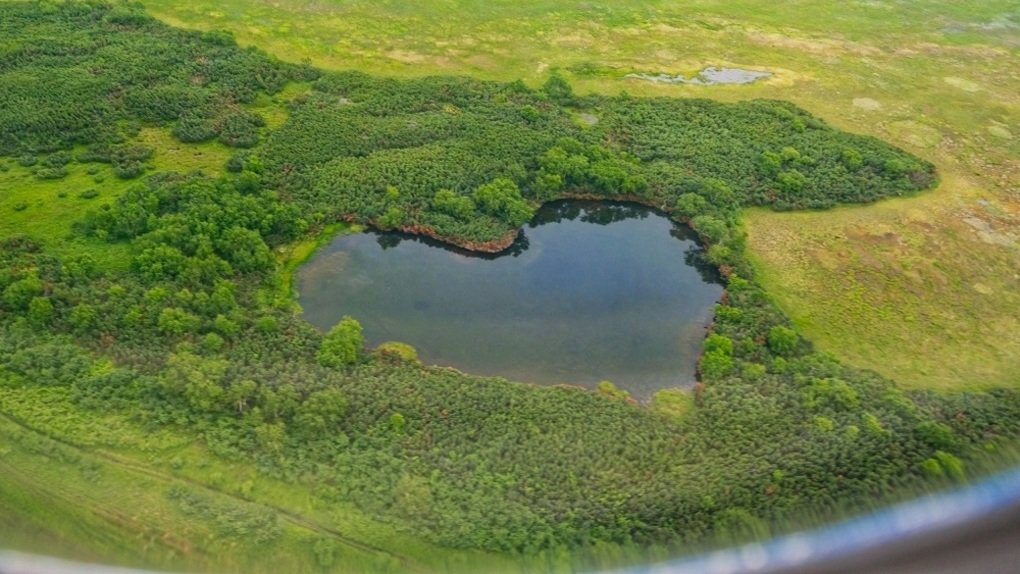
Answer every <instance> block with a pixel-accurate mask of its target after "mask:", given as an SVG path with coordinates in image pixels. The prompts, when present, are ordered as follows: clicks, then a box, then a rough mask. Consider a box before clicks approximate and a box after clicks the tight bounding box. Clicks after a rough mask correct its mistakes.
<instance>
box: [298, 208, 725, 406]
mask: <svg viewBox="0 0 1020 574" xmlns="http://www.w3.org/2000/svg"><path fill="white" fill-rule="evenodd" d="M297 285H298V291H299V301H300V304H301V307H302V308H303V310H304V318H305V319H307V320H308V321H310V322H311V323H313V324H314V325H316V326H318V327H319V328H321V329H324V330H327V329H329V328H330V327H331V326H332V325H334V324H335V323H336V322H338V321H339V320H340V318H341V317H342V316H344V315H351V316H352V317H354V318H355V319H357V320H358V321H359V322H361V324H362V326H363V327H364V330H365V338H366V342H367V343H368V344H369V345H371V346H374V345H377V344H379V343H382V342H384V341H392V340H396V341H403V342H405V343H409V344H411V345H413V346H414V347H415V348H416V349H417V350H418V354H419V356H420V357H421V359H422V360H423V361H424V362H426V363H429V364H438V365H446V366H452V367H455V368H457V369H460V370H462V371H465V372H468V373H471V374H477V375H497V376H502V377H506V378H508V379H513V380H517V381H525V382H534V383H542V384H556V383H568V384H578V385H585V386H594V385H595V384H596V383H597V382H598V381H600V380H604V379H608V380H610V381H613V382H614V383H615V384H616V385H617V386H619V387H620V388H623V389H626V390H628V391H630V392H631V393H632V394H633V395H634V396H635V397H637V398H642V399H643V398H648V397H649V396H651V394H652V393H654V392H655V391H656V390H658V389H660V388H665V387H675V386H690V385H691V384H692V383H693V382H694V376H695V369H696V366H697V359H698V354H699V353H700V350H701V344H702V340H703V339H704V336H705V328H706V326H707V325H708V323H709V322H710V321H711V318H712V307H713V305H714V304H715V302H716V301H717V300H718V299H719V297H720V294H721V293H722V287H721V284H720V282H719V281H718V278H717V277H716V275H715V271H714V269H713V268H712V267H711V266H710V265H708V264H706V263H705V262H704V261H703V251H702V249H701V248H700V247H699V246H698V244H697V243H696V242H695V241H694V239H693V235H692V233H691V232H690V230H689V229H688V228H686V227H684V226H682V225H677V224H675V223H673V222H671V221H670V220H669V219H667V218H666V217H664V216H663V215H661V214H659V213H658V212H656V211H654V210H652V209H649V208H646V207H643V206H639V205H635V204H627V203H609V202H589V201H561V202H554V203H550V204H546V205H545V206H543V207H542V208H541V209H540V210H539V211H538V212H537V214H536V216H535V218H534V219H533V220H532V222H531V223H530V224H529V225H528V226H527V227H526V228H525V229H524V230H523V231H522V233H521V235H520V236H519V237H518V239H517V241H516V242H515V243H514V245H513V246H511V247H510V248H509V249H508V250H507V251H506V252H504V253H501V254H497V255H484V256H481V255H478V254H472V253H467V252H464V251H461V250H457V249H452V248H448V247H444V246H442V245H439V244H437V243H435V242H434V241H431V240H425V239H421V238H416V237H411V236H406V235H402V234H395V233H376V232H371V233H358V234H352V235H345V236H340V237H337V238H336V239H335V240H333V241H332V242H331V243H330V244H328V245H327V246H325V247H323V248H322V249H320V250H319V251H317V252H316V253H315V254H314V255H313V256H312V257H311V258H310V259H309V261H308V262H307V263H306V264H305V265H303V266H302V267H301V269H299V271H298V274H297Z"/></svg>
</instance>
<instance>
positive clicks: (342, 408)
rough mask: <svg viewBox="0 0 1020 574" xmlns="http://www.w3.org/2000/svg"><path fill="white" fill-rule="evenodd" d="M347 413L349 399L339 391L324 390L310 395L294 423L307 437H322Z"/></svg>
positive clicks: (299, 409)
mask: <svg viewBox="0 0 1020 574" xmlns="http://www.w3.org/2000/svg"><path fill="white" fill-rule="evenodd" d="M346 411H347V398H346V397H344V395H343V393H341V392H340V391H339V390H337V389H324V390H321V391H315V392H313V393H311V394H310V395H308V397H307V398H306V399H305V400H304V402H303V403H302V404H301V406H300V407H299V408H298V412H297V415H295V417H294V422H295V423H296V424H297V425H298V428H300V429H301V431H303V432H304V433H305V435H306V436H309V437H314V436H320V435H321V434H322V433H325V432H327V431H328V430H329V429H331V428H336V426H337V423H338V422H339V421H340V419H341V417H343V415H344V413H345V412H346Z"/></svg>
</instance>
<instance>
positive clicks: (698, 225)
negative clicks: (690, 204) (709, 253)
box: [691, 215, 730, 243]
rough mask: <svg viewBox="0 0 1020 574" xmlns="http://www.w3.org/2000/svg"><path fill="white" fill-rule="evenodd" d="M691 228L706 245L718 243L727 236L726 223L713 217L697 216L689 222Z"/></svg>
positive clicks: (727, 228)
mask: <svg viewBox="0 0 1020 574" xmlns="http://www.w3.org/2000/svg"><path fill="white" fill-rule="evenodd" d="M691 227H693V228H694V230H695V231H697V232H698V235H700V236H701V237H702V239H704V240H705V242H706V243H718V242H720V241H722V240H723V239H725V238H726V236H727V235H729V232H730V230H729V227H728V226H727V225H726V222H725V221H723V220H722V219H720V218H718V217H716V216H714V215H699V216H697V217H695V218H694V219H692V220H691Z"/></svg>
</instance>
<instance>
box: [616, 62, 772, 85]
mask: <svg viewBox="0 0 1020 574" xmlns="http://www.w3.org/2000/svg"><path fill="white" fill-rule="evenodd" d="M771 75H772V72H761V71H758V70H743V69H741V68H717V67H714V66H709V67H708V68H705V69H704V70H702V71H700V72H698V73H697V74H695V75H694V76H691V77H690V78H688V77H686V76H684V75H683V74H677V75H675V76H671V75H669V74H666V73H659V74H647V73H634V74H627V75H626V76H625V77H627V78H636V79H639V80H646V81H649V82H658V83H663V84H690V85H695V86H714V85H718V84H750V83H751V82H754V81H756V80H760V79H762V78H768V77H769V76H771Z"/></svg>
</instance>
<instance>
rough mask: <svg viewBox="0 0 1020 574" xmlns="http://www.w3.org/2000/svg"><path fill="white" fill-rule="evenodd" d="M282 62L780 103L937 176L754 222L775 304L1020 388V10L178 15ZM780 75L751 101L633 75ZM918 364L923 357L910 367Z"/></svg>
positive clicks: (278, 4)
mask: <svg viewBox="0 0 1020 574" xmlns="http://www.w3.org/2000/svg"><path fill="white" fill-rule="evenodd" d="M146 5H147V7H148V9H149V10H150V12H152V13H153V14H154V15H156V16H157V17H159V18H162V19H164V20H165V21H167V22H170V23H173V24H176V25H181V26H186V27H194V28H202V29H212V28H222V29H227V30H231V31H232V32H233V33H234V34H235V35H236V37H237V38H238V40H239V41H240V42H241V43H243V44H250V45H257V46H259V47H261V48H263V49H265V50H267V51H269V52H271V53H273V54H275V55H277V56H279V57H281V58H283V59H287V60H294V61H303V60H307V61H310V62H311V63H313V64H315V65H318V66H323V67H326V68H333V69H358V70H363V71H368V72H373V73H380V74H388V75H395V76H417V75H428V74H464V73H466V74H471V75H474V76H477V77H482V78H491V79H501V80H513V79H518V78H521V79H524V80H525V81H526V82H528V83H529V84H532V85H535V84H539V83H541V82H542V81H544V79H545V77H546V76H547V74H548V73H549V71H550V70H552V69H558V70H560V71H561V72H563V73H564V74H565V75H566V76H567V77H568V78H569V79H570V80H571V82H572V83H573V84H574V85H575V88H576V89H578V90H580V91H599V92H608V93H617V92H620V91H627V92H629V93H632V94H637V95H668V96H678V97H709V98H716V99H722V100H736V99H748V98H778V99H783V100H789V101H792V102H795V103H796V104H798V105H800V106H803V107H804V108H806V109H808V110H810V111H811V112H812V113H814V114H817V115H819V116H821V117H823V118H825V119H826V120H827V121H829V122H830V123H832V124H834V125H836V126H838V127H840V128H843V129H847V130H850V131H855V132H859V133H866V134H870V135H874V136H877V137H880V138H882V139H884V140H886V141H889V142H892V143H894V144H896V145H899V146H901V147H903V148H905V149H907V150H908V151H910V152H912V153H915V154H918V155H920V156H922V157H924V158H925V159H928V160H930V161H932V162H934V163H935V164H936V165H937V166H938V168H939V170H940V173H941V177H942V185H941V186H940V188H939V189H938V190H936V191H935V192H933V193H928V194H924V195H922V196H920V197H916V198H909V199H898V200H893V201H885V202H882V203H880V204H878V205H873V206H867V207H854V208H843V209H836V210H831V211H824V212H815V213H795V214H793V213H791V214H787V213H773V212H769V211H751V212H750V213H748V214H747V218H746V226H747V232H748V234H749V239H750V241H749V244H750V247H751V251H752V254H753V256H754V257H755V259H756V263H757V265H758V267H759V269H760V271H761V272H762V275H763V278H764V280H765V283H766V285H767V286H768V287H769V289H770V291H771V292H772V294H773V295H774V297H775V298H776V299H777V301H778V302H779V303H780V305H781V306H782V307H783V309H784V311H786V312H787V313H788V314H789V315H790V316H791V317H793V319H794V321H795V323H796V324H797V326H798V328H800V329H802V332H804V333H805V334H806V335H807V336H808V337H809V338H811V339H812V340H813V341H814V342H815V343H816V344H817V345H818V346H819V347H821V348H822V349H825V350H828V351H831V352H832V353H834V354H836V355H837V356H839V357H840V358H842V359H845V360H847V361H848V362H850V363H852V364H855V365H858V366H862V367H867V368H871V369H874V370H876V371H879V372H881V373H882V374H884V375H887V376H889V377H892V378H894V379H895V380H897V381H899V382H900V383H901V384H903V385H906V386H909V387H939V388H952V387H961V386H965V387H973V386H977V387H984V386H993V385H1014V386H1015V385H1017V384H1020V337H1018V336H1017V335H1016V333H1017V332H1020V274H1018V272H1017V269H1020V129H1018V128H1017V127H1016V126H1017V125H1020V65H1018V63H1020V59H1018V55H1020V11H1018V10H1017V8H1016V4H1015V3H1013V2H1009V1H1008V0H1007V1H1002V0H993V1H989V2H951V1H946V0H935V1H925V2H910V3H905V2H863V1H862V2H834V1H825V2H788V3H784V4H783V5H782V7H777V6H776V5H775V4H774V3H771V2H760V1H756V2H752V1H740V2H721V1H704V0H703V1H695V2H683V3H678V2H664V1H659V2H637V1H621V2H576V3H564V2H550V1H539V2H527V3H518V2H507V1H488V2H479V1H472V0H461V1H457V0H429V1H425V2H413V3H408V2H392V1H390V2H361V1H354V2H339V1H330V0H318V1H315V2H308V1H298V0H276V1H274V2H251V1H246V0H225V1H222V2H201V1H199V2H189V3H179V2H168V1H166V0H149V1H148V2H146ZM705 66H736V67H743V68H748V69H755V70H768V71H771V72H773V73H774V75H773V76H772V77H771V78H768V79H767V80H764V81H759V82H757V83H754V84H750V85H740V86H690V85H675V84H673V85H667V84H655V83H651V82H647V81H642V80H636V79H628V78H625V76H626V74H628V73H631V72H650V73H658V72H668V73H670V74H677V73H685V74H691V73H694V72H696V71H698V70H700V69H702V68H703V67H705ZM904 350H909V352H904Z"/></svg>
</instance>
